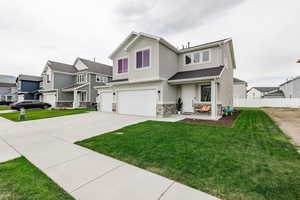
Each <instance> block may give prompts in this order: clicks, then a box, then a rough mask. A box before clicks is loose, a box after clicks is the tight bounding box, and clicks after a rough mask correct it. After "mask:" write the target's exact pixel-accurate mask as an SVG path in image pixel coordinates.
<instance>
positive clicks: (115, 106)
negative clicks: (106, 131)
mask: <svg viewBox="0 0 300 200" xmlns="http://www.w3.org/2000/svg"><path fill="white" fill-rule="evenodd" d="M112 111H113V112H117V104H116V103H112Z"/></svg>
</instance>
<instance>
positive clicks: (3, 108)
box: [0, 106, 10, 111]
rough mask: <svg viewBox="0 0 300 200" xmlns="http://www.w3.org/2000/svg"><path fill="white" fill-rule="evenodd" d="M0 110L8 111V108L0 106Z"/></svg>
mask: <svg viewBox="0 0 300 200" xmlns="http://www.w3.org/2000/svg"><path fill="white" fill-rule="evenodd" d="M1 110H10V107H8V106H0V111H1Z"/></svg>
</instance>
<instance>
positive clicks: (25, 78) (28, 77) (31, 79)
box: [17, 74, 42, 81]
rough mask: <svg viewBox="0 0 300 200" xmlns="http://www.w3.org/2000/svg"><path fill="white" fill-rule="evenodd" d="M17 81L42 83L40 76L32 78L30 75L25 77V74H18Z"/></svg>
mask: <svg viewBox="0 0 300 200" xmlns="http://www.w3.org/2000/svg"><path fill="white" fill-rule="evenodd" d="M17 80H20V81H21V80H22V81H42V77H40V76H32V75H25V74H20V75H19V76H18V78H17Z"/></svg>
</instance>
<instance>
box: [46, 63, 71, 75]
mask: <svg viewBox="0 0 300 200" xmlns="http://www.w3.org/2000/svg"><path fill="white" fill-rule="evenodd" d="M47 65H48V66H49V67H50V68H51V69H52V70H53V71H58V72H66V73H76V72H77V69H76V68H75V67H74V66H73V65H69V64H65V63H60V62H55V61H51V60H49V61H48V62H47Z"/></svg>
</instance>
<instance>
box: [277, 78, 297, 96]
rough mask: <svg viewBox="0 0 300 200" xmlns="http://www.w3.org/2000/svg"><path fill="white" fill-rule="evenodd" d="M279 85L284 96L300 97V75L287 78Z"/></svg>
mask: <svg viewBox="0 0 300 200" xmlns="http://www.w3.org/2000/svg"><path fill="white" fill-rule="evenodd" d="M279 87H280V90H281V91H282V92H283V93H284V96H285V97H286V98H300V76H297V77H295V78H292V79H290V80H287V81H286V82H284V83H282V84H280V86H279Z"/></svg>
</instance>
